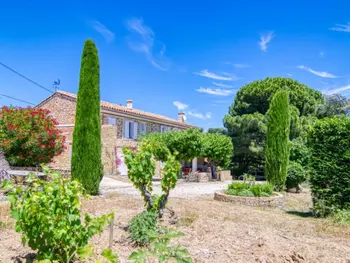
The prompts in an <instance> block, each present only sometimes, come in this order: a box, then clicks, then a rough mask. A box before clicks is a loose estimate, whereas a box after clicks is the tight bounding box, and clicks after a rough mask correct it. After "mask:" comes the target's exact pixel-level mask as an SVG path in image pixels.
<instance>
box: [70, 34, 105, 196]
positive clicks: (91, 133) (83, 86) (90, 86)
mask: <svg viewBox="0 0 350 263" xmlns="http://www.w3.org/2000/svg"><path fill="white" fill-rule="evenodd" d="M71 166H72V167H71V172H72V178H73V179H75V180H78V181H79V182H81V184H82V185H83V187H84V188H85V190H86V191H87V192H88V193H89V194H92V195H97V194H98V191H99V185H100V181H101V179H102V176H103V166H102V161H101V119H100V65H99V59H98V53H97V48H96V46H95V44H94V42H93V41H92V40H87V41H86V42H85V45H84V50H83V55H82V60H81V69H80V81H79V91H78V98H77V107H76V114H75V126H74V132H73V150H72V165H71Z"/></svg>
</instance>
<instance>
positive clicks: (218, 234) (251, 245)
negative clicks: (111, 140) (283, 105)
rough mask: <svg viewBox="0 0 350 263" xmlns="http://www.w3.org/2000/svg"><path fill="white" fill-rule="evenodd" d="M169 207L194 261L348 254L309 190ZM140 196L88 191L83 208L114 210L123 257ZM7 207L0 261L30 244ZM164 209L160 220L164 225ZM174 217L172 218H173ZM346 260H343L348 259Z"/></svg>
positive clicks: (24, 252)
mask: <svg viewBox="0 0 350 263" xmlns="http://www.w3.org/2000/svg"><path fill="white" fill-rule="evenodd" d="M168 207H169V208H171V209H173V210H174V211H175V212H176V215H177V220H175V221H177V223H176V224H174V225H171V226H170V227H173V228H176V229H178V230H180V231H182V232H183V233H184V234H185V236H184V237H182V238H180V239H178V240H174V241H175V242H178V243H180V244H181V245H183V246H185V247H187V249H188V250H189V252H190V254H191V256H192V258H193V259H194V262H206V263H209V262H210V263H213V262H218V263H221V262H222V263H224V262H242V263H243V262H244V263H246V262H261V263H263V262H264V263H267V262H269V263H272V262H276V263H277V262H278V263H282V262H327V263H329V262H332V263H336V262H341V263H345V262H348V261H349V260H350V228H349V227H348V228H347V227H342V226H336V225H334V224H333V223H332V222H331V221H330V220H329V219H315V218H312V217H310V207H311V197H310V194H309V192H304V193H300V194H287V196H286V202H285V207H284V208H283V210H280V209H267V208H265V209H262V208H252V207H247V206H239V205H233V204H230V203H222V202H218V201H214V200H213V197H212V196H204V197H198V198H196V199H175V198H172V199H170V202H169V205H168ZM141 208H142V201H141V199H139V198H136V197H131V196H123V195H111V196H109V197H93V198H92V199H91V200H88V201H85V202H84V210H85V211H88V212H90V213H92V214H102V213H106V212H110V211H111V210H114V211H115V213H116V219H115V227H114V239H113V250H114V251H116V252H117V253H118V254H119V258H120V262H122V263H123V262H128V260H127V258H128V256H129V255H130V253H131V252H132V251H134V250H135V248H134V247H132V245H131V243H130V241H129V239H128V238H127V236H128V232H126V230H125V228H126V226H127V224H128V222H129V221H130V219H131V218H132V217H133V216H134V215H136V214H137V213H139V212H141V211H142V210H141ZM8 212H9V211H8V209H7V208H6V207H5V206H4V204H1V203H0V220H1V222H2V223H1V224H0V244H1V246H0V262H13V261H14V260H15V259H17V260H18V261H17V262H25V259H24V258H25V256H29V257H30V253H31V252H32V251H31V250H30V249H29V248H24V247H22V246H21V245H20V235H19V234H18V233H16V232H15V231H14V230H13V224H11V222H10V223H9V219H8V217H7V216H8ZM169 215H170V214H166V215H165V217H164V221H163V222H162V224H164V225H167V226H169V225H170V223H169ZM172 221H174V220H172ZM108 235H109V231H108V229H106V230H105V231H104V232H103V233H102V235H101V236H95V237H94V238H93V239H92V242H93V243H94V244H96V247H97V248H99V249H102V248H106V247H108ZM347 260H348V261H347Z"/></svg>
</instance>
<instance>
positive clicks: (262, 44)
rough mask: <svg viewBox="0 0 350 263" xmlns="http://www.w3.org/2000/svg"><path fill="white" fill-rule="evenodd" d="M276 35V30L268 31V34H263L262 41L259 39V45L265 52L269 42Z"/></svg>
mask: <svg viewBox="0 0 350 263" xmlns="http://www.w3.org/2000/svg"><path fill="white" fill-rule="evenodd" d="M274 37H275V34H274V32H272V31H271V32H268V33H267V34H266V35H263V36H261V37H260V41H259V43H258V44H259V46H260V49H261V50H262V51H264V52H266V51H267V44H269V43H270V42H271V40H272V39H273V38H274Z"/></svg>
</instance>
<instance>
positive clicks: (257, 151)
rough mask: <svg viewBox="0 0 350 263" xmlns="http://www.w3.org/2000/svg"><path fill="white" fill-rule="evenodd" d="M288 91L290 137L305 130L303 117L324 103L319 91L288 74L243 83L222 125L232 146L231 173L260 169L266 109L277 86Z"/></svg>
mask: <svg viewBox="0 0 350 263" xmlns="http://www.w3.org/2000/svg"><path fill="white" fill-rule="evenodd" d="M281 89H283V90H287V91H289V94H290V113H291V127H290V137H291V139H295V138H296V137H298V136H301V133H302V132H304V131H305V129H304V127H306V126H305V125H304V123H305V121H304V120H303V121H301V120H300V119H304V118H305V117H306V116H307V118H309V116H314V115H315V113H316V109H317V106H318V105H319V104H322V103H323V96H322V94H321V93H320V92H319V91H316V90H313V89H310V88H308V87H307V86H305V85H303V84H300V83H299V82H297V81H294V80H292V79H289V78H266V79H264V80H258V81H254V82H251V83H249V84H247V85H245V86H243V87H242V88H241V89H240V90H239V91H238V92H237V95H236V97H235V101H234V103H233V104H232V105H231V106H230V109H229V113H228V114H227V115H226V116H225V118H224V120H223V121H224V126H225V128H227V131H228V134H229V135H230V136H231V137H232V142H233V146H234V154H233V159H232V160H233V168H234V169H233V171H232V172H233V175H235V176H240V175H242V174H243V173H248V172H250V171H252V170H260V171H261V170H263V167H264V162H265V136H266V130H267V128H266V117H265V115H266V113H267V110H268V109H269V106H270V102H271V100H272V97H273V95H274V94H275V93H276V92H277V91H279V90H281Z"/></svg>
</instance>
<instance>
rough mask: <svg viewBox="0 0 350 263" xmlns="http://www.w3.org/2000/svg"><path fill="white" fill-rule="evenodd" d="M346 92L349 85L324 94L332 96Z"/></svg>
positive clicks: (349, 88) (349, 87)
mask: <svg viewBox="0 0 350 263" xmlns="http://www.w3.org/2000/svg"><path fill="white" fill-rule="evenodd" d="M347 90H350V85H346V86H343V87H339V88H335V89H331V90H327V91H325V92H324V93H325V94H327V95H332V94H336V93H341V92H343V91H347Z"/></svg>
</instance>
